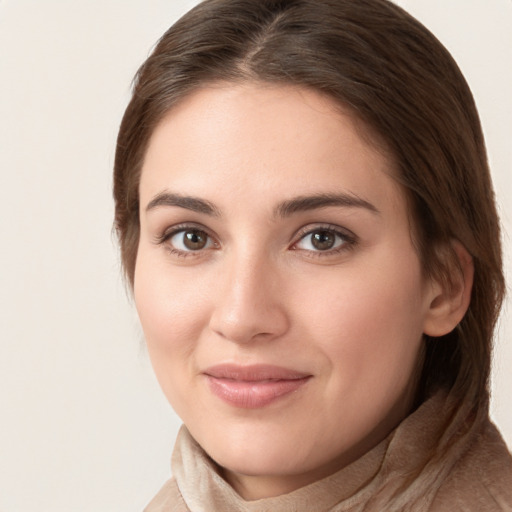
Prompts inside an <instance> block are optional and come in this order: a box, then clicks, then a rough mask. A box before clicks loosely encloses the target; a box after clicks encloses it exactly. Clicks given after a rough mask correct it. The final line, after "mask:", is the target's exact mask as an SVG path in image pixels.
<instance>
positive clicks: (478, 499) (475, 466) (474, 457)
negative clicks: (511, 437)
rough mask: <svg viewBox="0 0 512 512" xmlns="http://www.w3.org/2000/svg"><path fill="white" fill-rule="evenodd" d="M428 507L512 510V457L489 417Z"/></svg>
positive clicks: (465, 509) (451, 509) (463, 509)
mask: <svg viewBox="0 0 512 512" xmlns="http://www.w3.org/2000/svg"><path fill="white" fill-rule="evenodd" d="M431 510H435V511H436V512H437V511H439V512H442V511H445V510H446V511H447V512H448V511H449V512H458V511H468V510H486V511H489V512H502V511H512V457H511V455H510V453H509V451H508V449H507V446H506V444H505V442H504V441H503V439H502V437H501V435H500V433H499V432H498V430H497V429H496V427H495V426H494V425H493V424H492V423H491V422H490V421H489V420H487V421H486V422H485V423H484V425H483V426H482V429H481V430H480V432H479V433H478V435H477V436H476V437H475V439H474V441H473V443H471V445H470V446H469V448H468V449H467V451H466V452H465V453H464V455H463V456H462V457H461V458H460V459H459V460H458V461H457V462H456V464H455V465H454V466H453V468H452V470H451V471H450V473H449V475H448V477H447V478H446V480H445V481H444V482H443V484H442V485H441V486H440V489H439V492H438V493H437V495H436V498H435V500H434V502H433V504H432V508H431Z"/></svg>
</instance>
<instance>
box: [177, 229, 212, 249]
mask: <svg viewBox="0 0 512 512" xmlns="http://www.w3.org/2000/svg"><path fill="white" fill-rule="evenodd" d="M206 237H207V235H206V233H204V232H203V231H187V232H185V237H184V240H183V243H184V244H185V247H186V248H187V249H190V250H192V251H197V250H199V249H202V248H203V247H204V246H205V245H206Z"/></svg>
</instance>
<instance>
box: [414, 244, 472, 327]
mask: <svg viewBox="0 0 512 512" xmlns="http://www.w3.org/2000/svg"><path fill="white" fill-rule="evenodd" d="M451 249H452V251H453V252H452V251H449V250H447V251H446V254H445V257H444V259H445V266H446V269H447V272H448V273H449V275H447V277H446V278H445V279H442V280H439V281H438V280H434V279H432V281H431V290H430V296H429V298H428V300H429V307H428V311H427V314H426V316H425V323H424V327H423V332H424V334H427V335H428V336H432V337H438V336H443V335H445V334H448V333H449V332H451V331H453V329H455V327H456V326H457V325H458V324H459V322H460V321H461V320H462V318H463V317H464V315H465V314H466V311H467V309H468V307H469V303H470V301H471V289H472V287H473V276H474V270H475V269H474V265H473V258H472V257H471V255H470V254H469V252H468V251H467V249H466V248H465V247H464V246H463V245H462V244H461V243H460V242H459V241H458V240H453V241H452V242H451ZM450 255H454V256H455V258H454V257H450Z"/></svg>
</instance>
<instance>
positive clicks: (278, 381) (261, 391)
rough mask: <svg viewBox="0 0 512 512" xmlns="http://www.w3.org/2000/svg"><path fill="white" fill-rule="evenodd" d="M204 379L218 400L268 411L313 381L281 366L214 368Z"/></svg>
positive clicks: (243, 407) (209, 369)
mask: <svg viewBox="0 0 512 512" xmlns="http://www.w3.org/2000/svg"><path fill="white" fill-rule="evenodd" d="M204 375H205V376H206V378H207V381H208V384H209V387H210V390H211V391H212V393H213V394H214V395H215V396H217V397H218V398H220V399H221V400H223V401H224V402H227V403H228V404H229V405H232V406H234V407H239V408H242V409H259V408H261V407H265V406H267V405H269V404H271V403H273V402H274V401H276V400H278V399H280V398H283V397H285V396H286V395H289V394H290V393H293V392H295V391H297V390H298V389H299V388H301V387H302V386H304V385H305V384H306V383H307V382H308V381H309V379H310V378H311V377H312V376H311V375H308V374H305V373H302V372H297V371H294V370H290V369H287V368H281V367H278V366H270V365H253V366H238V365H232V364H224V365H219V366H213V367H211V368H208V369H207V370H206V371H205V372H204Z"/></svg>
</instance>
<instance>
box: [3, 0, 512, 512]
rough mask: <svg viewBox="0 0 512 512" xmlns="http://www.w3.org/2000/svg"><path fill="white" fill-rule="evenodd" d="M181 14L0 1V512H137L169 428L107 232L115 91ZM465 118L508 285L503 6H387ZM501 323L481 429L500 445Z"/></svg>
mask: <svg viewBox="0 0 512 512" xmlns="http://www.w3.org/2000/svg"><path fill="white" fill-rule="evenodd" d="M196 3H197V2H195V1H187V0H165V1H164V0H103V1H101V2H100V1H94V0H93V1H91V0H73V1H65V0H61V1H58V0H45V1H44V2H41V1H39V0H3V1H2V0H0V329H1V331H0V332H1V341H0V512H32V511H34V512H35V511H38V512H60V511H66V512H69V511H73V512H82V511H87V512H89V511H91V512H92V511H94V512H102V511H105V512H116V511H124V512H132V511H133V512H135V511H141V510H142V508H143V507H144V505H145V504H146V503H147V501H148V500H149V499H150V498H151V497H152V496H153V495H154V494H155V492H156V491H157V490H158V488H159V487H160V486H161V484H162V483H163V482H164V481H165V480H166V479H167V478H168V476H169V457H170V453H171V449H172V445H173V441H174V437H175V434H176V432H177V429H178V426H179V420H178V419H177V418H176V417H175V416H174V414H173V413H172V412H171V410H170V407H169V406H168V404H167V403H166V401H165V399H164V398H163V395H162V394H161V392H160V390H159V389H158V386H157V384H156V381H155V379H154V377H153V375H152V372H151V369H150V367H149V363H148V359H147V356H146V354H145V350H144V346H143V341H142V337H141V334H140V330H139V327H138V324H137V319H136V315H135V313H134V310H133V308H132V306H131V305H130V303H129V300H128V299H127V296H126V294H125V290H124V288H123V284H122V280H121V277H120V270H119V263H118V256H117V252H116V246H115V243H114V241H113V237H112V235H111V222H112V216H113V205H112V200H111V168H112V162H113V155H114V143H115V138H116V131H117V127H118V124H119V121H120V119H121V116H122V113H123V110H124V107H125V106H126V103H127V101H128V98H129V86H130V81H131V79H132V77H133V75H134V73H135V71H136V69H137V67H138V65H139V64H140V63H141V62H142V61H143V60H144V58H145V57H146V56H147V54H148V52H149V51H150V49H151V47H152V45H153V44H154V42H155V41H156V40H157V38H158V37H159V36H160V35H161V34H162V33H163V32H164V30H165V29H166V28H167V27H168V26H169V25H170V24H171V23H172V22H173V21H175V20H176V19H177V18H178V16H179V15H181V14H183V13H184V12H185V11H186V10H187V9H188V8H190V7H192V6H193V5H195V4H196ZM398 3H399V4H400V5H402V6H404V7H405V8H407V9H408V10H409V11H410V12H411V13H412V14H414V15H415V16H417V17H418V18H419V19H420V20H421V21H423V22H424V23H425V24H426V25H427V26H428V27H429V28H430V29H431V30H432V31H433V32H434V33H435V34H436V35H437V36H438V37H439V38H440V39H441V41H443V42H444V44H445V45H446V46H447V47H448V49H449V50H450V51H451V52H452V53H453V55H454V56H455V58H456V59H457V60H458V62H459V64H460V66H461V68H462V70H463V72H464V73H465V75H466V78H467V79H468V81H469V83H470V85H471V87H472V89H473V92H474V94H475V97H476V101H477V104H478V106H479V110H480V114H481V117H482V122H483V125H484V130H485V133H486V137H487V143H488V149H489V155H490V161H491V166H492V169H493V176H494V180H495V186H496V190H497V195H498V202H499V205H500V211H501V215H502V218H503V222H504V225H505V235H504V237H505V247H506V254H505V261H506V266H507V272H508V276H509V283H510V282H511V280H510V263H509V262H510V255H511V251H512V247H511V244H510V240H509V235H508V233H510V232H511V220H512V206H511V202H510V201H509V200H508V199H509V196H510V194H511V192H512V173H511V165H512V150H511V147H512V138H511V135H512V127H511V122H512V99H511V98H512V94H511V91H512V66H511V64H512V30H511V29H510V27H512V0H448V1H447V0H401V1H399V2H398ZM511 333H512V318H511V317H510V315H508V316H507V315H506V314H505V315H503V317H502V321H501V325H500V331H499V337H498V346H497V350H496V353H495V361H494V362H495V365H494V373H493V401H492V416H493V418H494V419H495V420H496V422H497V423H498V425H499V426H500V428H501V430H502V432H503V434H504V436H505V438H506V440H507V442H508V444H509V446H510V445H512V405H511V403H510V399H509V395H510V391H511V390H512V376H511V372H510V368H511V367H512V343H511V341H510V335H511Z"/></svg>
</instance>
